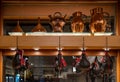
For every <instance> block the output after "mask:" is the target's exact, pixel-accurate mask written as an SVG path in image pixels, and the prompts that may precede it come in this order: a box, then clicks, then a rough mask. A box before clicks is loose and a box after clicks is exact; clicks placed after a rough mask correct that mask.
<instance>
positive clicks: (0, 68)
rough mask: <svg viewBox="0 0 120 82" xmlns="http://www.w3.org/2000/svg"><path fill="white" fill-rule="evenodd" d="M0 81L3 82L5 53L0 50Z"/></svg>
mask: <svg viewBox="0 0 120 82" xmlns="http://www.w3.org/2000/svg"><path fill="white" fill-rule="evenodd" d="M0 82H3V54H2V51H1V50H0Z"/></svg>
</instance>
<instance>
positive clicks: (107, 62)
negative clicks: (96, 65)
mask: <svg viewBox="0 0 120 82" xmlns="http://www.w3.org/2000/svg"><path fill="white" fill-rule="evenodd" d="M101 63H102V66H101V68H102V69H103V72H104V73H108V74H110V73H112V69H113V60H112V58H111V56H110V55H109V53H108V51H105V56H103V58H102V61H101Z"/></svg>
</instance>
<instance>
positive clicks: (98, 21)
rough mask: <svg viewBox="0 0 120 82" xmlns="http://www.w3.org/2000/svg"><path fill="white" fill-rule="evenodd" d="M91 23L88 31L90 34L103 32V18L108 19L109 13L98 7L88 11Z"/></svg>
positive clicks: (105, 22) (104, 21)
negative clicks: (106, 17)
mask: <svg viewBox="0 0 120 82" xmlns="http://www.w3.org/2000/svg"><path fill="white" fill-rule="evenodd" d="M90 14H91V22H90V30H91V33H95V32H105V31H106V24H107V21H106V19H105V16H108V17H109V13H107V12H103V8H101V7H98V8H94V9H91V10H90Z"/></svg>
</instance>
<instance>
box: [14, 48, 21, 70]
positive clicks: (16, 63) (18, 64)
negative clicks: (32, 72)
mask: <svg viewBox="0 0 120 82" xmlns="http://www.w3.org/2000/svg"><path fill="white" fill-rule="evenodd" d="M13 68H15V69H20V68H21V50H17V51H16V54H15V57H14V58H13Z"/></svg>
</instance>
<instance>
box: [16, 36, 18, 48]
mask: <svg viewBox="0 0 120 82" xmlns="http://www.w3.org/2000/svg"><path fill="white" fill-rule="evenodd" d="M16 50H18V36H16Z"/></svg>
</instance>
